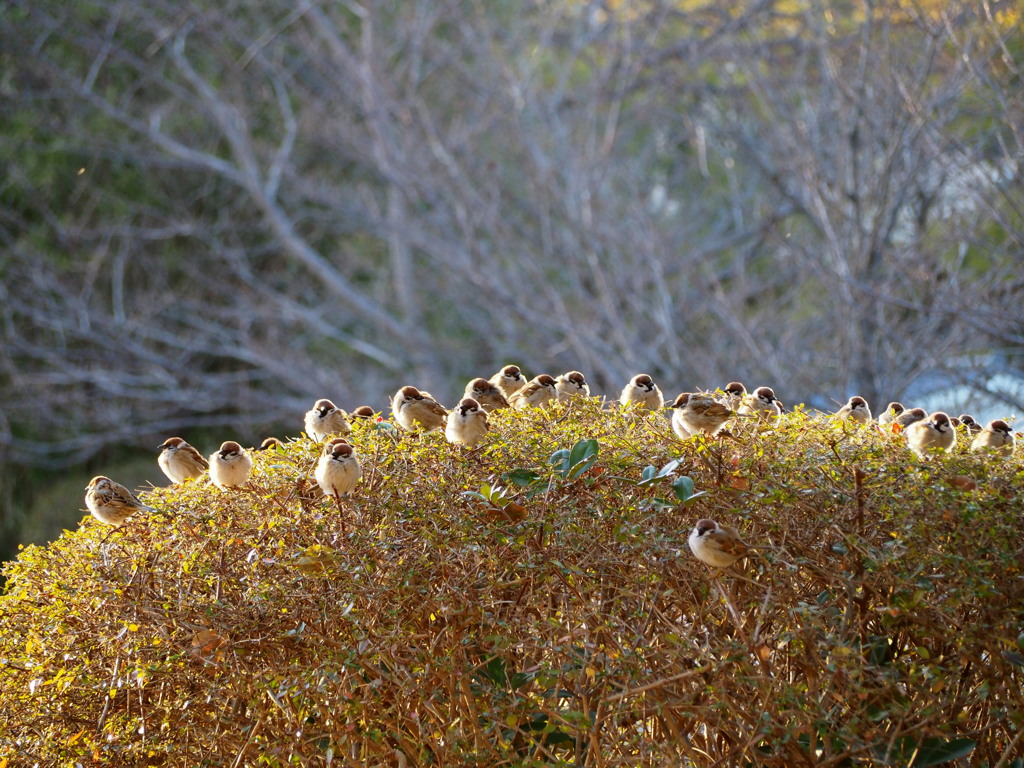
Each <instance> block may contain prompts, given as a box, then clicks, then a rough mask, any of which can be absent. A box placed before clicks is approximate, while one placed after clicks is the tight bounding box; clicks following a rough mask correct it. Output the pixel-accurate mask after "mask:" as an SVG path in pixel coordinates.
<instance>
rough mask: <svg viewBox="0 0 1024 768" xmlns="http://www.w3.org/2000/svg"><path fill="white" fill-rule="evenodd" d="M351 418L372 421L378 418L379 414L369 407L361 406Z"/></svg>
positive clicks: (351, 414)
mask: <svg viewBox="0 0 1024 768" xmlns="http://www.w3.org/2000/svg"><path fill="white" fill-rule="evenodd" d="M349 416H351V417H352V418H353V419H369V420H371V421H372V420H373V419H374V418H375V417H376V416H377V412H376V411H374V410H373V408H371V407H370V406H368V405H360V406H359V407H358V408H356V409H355V410H354V411H352V413H350V414H349Z"/></svg>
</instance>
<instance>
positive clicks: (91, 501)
mask: <svg viewBox="0 0 1024 768" xmlns="http://www.w3.org/2000/svg"><path fill="white" fill-rule="evenodd" d="M85 506H87V507H88V508H89V511H90V512H92V516H93V517H95V518H96V519H97V520H99V521H100V522H101V523H106V524H107V525H123V524H124V522H125V520H127V519H128V518H129V517H131V516H132V515H134V514H135V513H136V512H138V511H139V510H143V511H146V512H156V510H155V509H153V508H152V507H147V506H146V505H145V504H143V503H142V502H141V501H139V500H138V499H137V498H135V495H134V494H133V493H132V492H131V491H129V490H128V489H127V488H125V487H124V486H123V485H121V484H120V483H115V482H114V481H113V480H111V479H110V478H109V477H104V476H103V475H98V476H97V477H94V478H93V479H92V480H90V481H89V484H88V485H87V486H85Z"/></svg>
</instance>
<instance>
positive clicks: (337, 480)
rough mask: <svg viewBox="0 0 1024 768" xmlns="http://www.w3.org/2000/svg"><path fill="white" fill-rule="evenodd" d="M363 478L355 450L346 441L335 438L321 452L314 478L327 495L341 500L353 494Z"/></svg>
mask: <svg viewBox="0 0 1024 768" xmlns="http://www.w3.org/2000/svg"><path fill="white" fill-rule="evenodd" d="M362 476H363V470H362V468H361V467H360V466H359V459H358V458H357V457H356V452H355V449H354V448H353V447H352V446H351V445H349V444H348V443H347V442H345V440H344V439H342V438H335V439H334V440H331V442H329V443H327V444H326V445H325V446H324V447H323V450H322V451H320V460H319V461H318V462H317V465H316V472H315V473H314V477H316V482H317V485H319V486H320V489H321V490H322V491H323V492H324V494H325V495H327V496H334V497H335V498H340V497H341V496H344V495H345V494H347V493H351V492H352V491H353V490H354V489H355V487H356V483H358V482H359V478H360V477H362Z"/></svg>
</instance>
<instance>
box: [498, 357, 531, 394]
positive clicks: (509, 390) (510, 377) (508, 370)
mask: <svg viewBox="0 0 1024 768" xmlns="http://www.w3.org/2000/svg"><path fill="white" fill-rule="evenodd" d="M491 384H493V385H494V386H496V387H497V388H498V389H500V390H501V394H503V395H504V396H505V397H506V398H508V397H512V394H513V393H515V392H517V391H519V390H520V389H522V388H523V387H524V386H526V379H524V378H523V372H522V371H520V370H519V366H518V365H506V366H505V367H504V368H502V369H501V370H500V371H498V372H497V373H496V374H494V375H493V376H491Z"/></svg>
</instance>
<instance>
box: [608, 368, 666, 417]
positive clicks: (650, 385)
mask: <svg viewBox="0 0 1024 768" xmlns="http://www.w3.org/2000/svg"><path fill="white" fill-rule="evenodd" d="M619 402H620V403H622V404H623V405H630V404H633V403H635V404H636V406H637V407H638V408H650V409H651V410H652V411H660V410H661V409H662V408H664V407H665V398H664V397H662V395H661V390H660V389H658V385H657V384H655V383H654V379H652V378H651V377H650V376H648V375H647V374H646V373H638V374H637V375H636V376H634V377H633V378H632V379H630V380H629V384H627V385H626V386H625V387H623V389H622V394H621V395H619Z"/></svg>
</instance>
